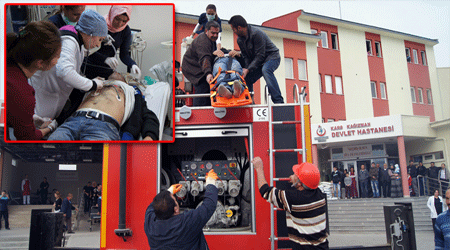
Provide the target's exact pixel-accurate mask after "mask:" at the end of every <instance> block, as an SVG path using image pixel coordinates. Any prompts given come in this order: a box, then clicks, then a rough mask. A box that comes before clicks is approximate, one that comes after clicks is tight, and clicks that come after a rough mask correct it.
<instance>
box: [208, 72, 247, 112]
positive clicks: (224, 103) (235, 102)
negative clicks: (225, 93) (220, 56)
mask: <svg viewBox="0 0 450 250" xmlns="http://www.w3.org/2000/svg"><path fill="white" fill-rule="evenodd" d="M221 72H222V69H221V68H219V72H218V73H217V74H216V76H215V77H214V78H213V79H212V81H211V82H210V83H209V86H210V91H211V106H213V107H219V108H227V107H238V106H245V105H250V104H252V102H253V101H252V97H251V95H250V92H249V91H248V87H247V84H246V83H245V80H244V78H243V77H242V76H241V75H239V77H240V78H241V79H240V81H241V83H242V84H243V85H244V91H243V92H242V94H241V95H240V96H239V97H238V98H236V97H234V96H233V97H231V98H230V99H228V98H226V97H221V96H219V94H218V93H217V88H218V87H219V83H218V82H217V78H218V77H219V75H220V73H221ZM225 73H227V74H234V73H237V72H235V71H234V70H228V71H225ZM229 84H230V83H229Z"/></svg>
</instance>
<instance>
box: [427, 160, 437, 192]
mask: <svg viewBox="0 0 450 250" xmlns="http://www.w3.org/2000/svg"><path fill="white" fill-rule="evenodd" d="M438 174H439V168H438V167H437V166H436V165H435V163H434V162H431V163H430V168H429V169H428V177H430V179H429V180H430V188H429V190H430V193H429V195H433V194H432V192H433V190H436V189H439V184H438V181H437V180H438V179H439V178H438Z"/></svg>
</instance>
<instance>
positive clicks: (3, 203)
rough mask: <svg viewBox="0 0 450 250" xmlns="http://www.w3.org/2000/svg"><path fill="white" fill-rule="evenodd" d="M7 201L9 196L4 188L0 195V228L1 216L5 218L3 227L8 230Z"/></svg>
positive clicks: (0, 224) (0, 225) (0, 227)
mask: <svg viewBox="0 0 450 250" xmlns="http://www.w3.org/2000/svg"><path fill="white" fill-rule="evenodd" d="M8 202H9V196H8V194H7V193H6V190H3V191H2V196H1V197H0V229H2V217H3V219H4V220H5V229H6V230H9V220H8Z"/></svg>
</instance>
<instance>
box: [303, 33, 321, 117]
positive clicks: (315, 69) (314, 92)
mask: <svg viewBox="0 0 450 250" xmlns="http://www.w3.org/2000/svg"><path fill="white" fill-rule="evenodd" d="M306 61H307V62H308V83H309V86H308V88H309V104H310V105H309V109H310V114H311V115H312V117H311V124H317V123H322V104H321V101H320V87H319V85H320V84H319V61H318V60H317V45H316V43H309V42H306Z"/></svg>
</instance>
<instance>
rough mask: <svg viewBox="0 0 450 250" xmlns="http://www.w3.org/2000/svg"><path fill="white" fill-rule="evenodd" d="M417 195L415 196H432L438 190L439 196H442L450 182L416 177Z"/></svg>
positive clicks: (449, 186)
mask: <svg viewBox="0 0 450 250" xmlns="http://www.w3.org/2000/svg"><path fill="white" fill-rule="evenodd" d="M416 178H417V194H416V196H419V197H420V196H432V195H434V192H435V191H436V190H439V195H441V196H444V195H445V192H446V191H447V189H448V188H450V182H449V181H445V180H441V179H435V178H431V177H428V176H417V177H416Z"/></svg>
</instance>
